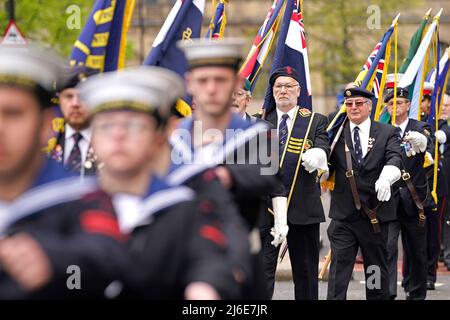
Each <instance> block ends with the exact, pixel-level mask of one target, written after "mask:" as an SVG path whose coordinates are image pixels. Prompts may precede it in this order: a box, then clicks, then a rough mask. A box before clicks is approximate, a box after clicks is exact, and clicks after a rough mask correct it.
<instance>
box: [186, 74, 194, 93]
mask: <svg viewBox="0 0 450 320" xmlns="http://www.w3.org/2000/svg"><path fill="white" fill-rule="evenodd" d="M184 83H185V84H186V92H187V93H188V94H190V95H192V94H193V93H192V74H191V73H190V72H186V73H185V74H184Z"/></svg>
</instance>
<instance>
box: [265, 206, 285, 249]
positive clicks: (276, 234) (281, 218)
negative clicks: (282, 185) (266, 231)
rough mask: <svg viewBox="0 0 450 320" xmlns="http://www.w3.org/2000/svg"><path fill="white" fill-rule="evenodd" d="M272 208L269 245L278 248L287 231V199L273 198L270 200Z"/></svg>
mask: <svg viewBox="0 0 450 320" xmlns="http://www.w3.org/2000/svg"><path fill="white" fill-rule="evenodd" d="M272 208H273V216H274V227H273V228H272V229H271V230H270V234H271V235H272V237H273V241H272V242H271V244H272V245H273V246H274V247H278V246H279V245H280V244H282V243H283V241H284V239H286V236H287V234H288V231H289V227H288V225H287V198H286V197H275V198H272Z"/></svg>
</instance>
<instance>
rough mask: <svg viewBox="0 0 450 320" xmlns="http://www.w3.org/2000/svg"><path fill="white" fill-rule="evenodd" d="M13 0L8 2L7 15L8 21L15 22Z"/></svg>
mask: <svg viewBox="0 0 450 320" xmlns="http://www.w3.org/2000/svg"><path fill="white" fill-rule="evenodd" d="M15 11H16V10H15V0H9V1H8V15H9V20H10V21H11V20H16V19H15V18H16V17H15Z"/></svg>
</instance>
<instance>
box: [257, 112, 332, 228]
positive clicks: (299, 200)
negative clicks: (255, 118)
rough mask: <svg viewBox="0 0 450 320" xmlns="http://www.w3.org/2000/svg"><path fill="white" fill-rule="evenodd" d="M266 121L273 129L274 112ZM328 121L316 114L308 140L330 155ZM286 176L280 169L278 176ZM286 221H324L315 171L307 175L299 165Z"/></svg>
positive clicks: (275, 124) (297, 222)
mask: <svg viewBox="0 0 450 320" xmlns="http://www.w3.org/2000/svg"><path fill="white" fill-rule="evenodd" d="M265 120H266V121H268V122H270V123H271V124H272V125H273V126H274V127H275V128H276V127H277V124H278V116H277V112H276V110H273V111H272V112H269V113H268V114H267V116H266V119H265ZM327 125H328V121H327V118H326V117H325V116H324V115H321V114H318V113H316V114H315V116H314V119H313V122H312V124H311V129H310V132H309V135H308V139H309V140H311V141H312V142H313V145H312V147H313V148H320V149H322V150H324V151H325V153H326V154H327V156H328V154H329V153H330V146H329V144H328V137H327V131H326V130H327ZM285 174H287V173H286V172H285V168H284V167H283V168H282V169H280V175H281V176H283V175H285ZM285 188H286V192H287V194H289V191H290V189H291V186H290V185H289V186H288V185H285ZM288 221H289V222H290V223H292V224H297V225H308V224H313V223H320V222H324V221H325V215H324V211H323V207H322V202H321V200H320V187H319V185H318V182H317V171H316V172H313V173H308V172H307V171H306V170H305V168H304V167H303V166H302V165H300V170H299V174H298V177H297V181H296V184H295V187H294V191H293V195H292V198H291V203H290V204H289V208H288Z"/></svg>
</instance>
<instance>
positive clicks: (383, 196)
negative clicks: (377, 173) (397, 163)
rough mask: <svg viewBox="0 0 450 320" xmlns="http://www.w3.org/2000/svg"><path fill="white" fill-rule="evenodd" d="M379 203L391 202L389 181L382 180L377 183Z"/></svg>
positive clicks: (376, 189)
mask: <svg viewBox="0 0 450 320" xmlns="http://www.w3.org/2000/svg"><path fill="white" fill-rule="evenodd" d="M375 191H376V192H377V199H378V201H389V199H390V198H391V183H390V182H389V180H388V179H385V178H380V179H378V180H377V181H376V182H375Z"/></svg>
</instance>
